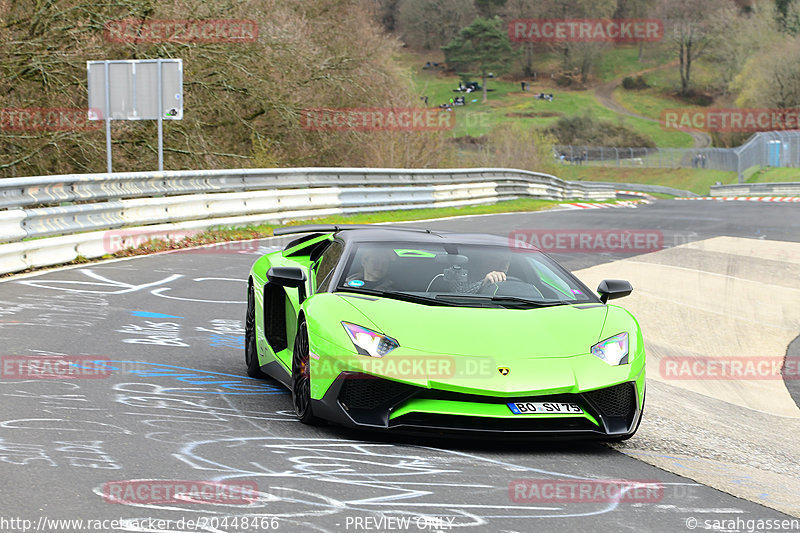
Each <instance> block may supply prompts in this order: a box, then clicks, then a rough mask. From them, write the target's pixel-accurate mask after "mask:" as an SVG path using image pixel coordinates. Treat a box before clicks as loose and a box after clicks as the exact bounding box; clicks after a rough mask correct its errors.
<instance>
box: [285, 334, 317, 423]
mask: <svg viewBox="0 0 800 533" xmlns="http://www.w3.org/2000/svg"><path fill="white" fill-rule="evenodd" d="M309 353H310V350H309V344H308V326H307V325H306V321H305V319H301V320H300V323H299V324H298V325H297V335H296V336H295V338H294V352H293V353H292V404H293V405H294V412H295V414H296V415H297V418H298V419H299V420H300V422H302V423H304V424H309V425H312V426H313V425H317V424H318V423H319V422H320V420H319V419H318V418H317V417H315V416H314V415H313V414H312V412H311V366H310V364H309V359H310V356H309Z"/></svg>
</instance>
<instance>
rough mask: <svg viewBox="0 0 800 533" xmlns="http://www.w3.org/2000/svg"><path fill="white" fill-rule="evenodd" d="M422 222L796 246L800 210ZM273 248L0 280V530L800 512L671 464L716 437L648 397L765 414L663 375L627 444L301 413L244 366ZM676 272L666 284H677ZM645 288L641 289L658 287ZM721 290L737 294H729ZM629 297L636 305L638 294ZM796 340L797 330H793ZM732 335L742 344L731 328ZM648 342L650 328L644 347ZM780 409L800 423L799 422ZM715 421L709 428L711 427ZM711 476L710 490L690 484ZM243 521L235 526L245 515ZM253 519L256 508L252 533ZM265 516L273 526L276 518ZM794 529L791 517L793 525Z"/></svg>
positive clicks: (607, 524)
mask: <svg viewBox="0 0 800 533" xmlns="http://www.w3.org/2000/svg"><path fill="white" fill-rule="evenodd" d="M414 225H417V226H426V227H430V228H435V229H451V230H460V231H465V230H469V231H485V232H491V233H497V234H500V235H507V234H508V233H509V231H511V230H512V229H530V228H536V229H544V230H576V229H582V230H585V229H634V230H642V229H645V230H658V231H661V232H662V234H663V238H664V240H663V244H664V247H665V248H666V249H665V250H663V251H662V252H658V253H659V254H665V253H669V252H671V251H673V250H672V249H673V248H674V249H680V250H684V249H685V248H687V247H688V248H691V247H692V243H699V242H705V241H708V240H712V239H714V238H715V237H719V236H727V237H732V238H737V239H755V240H759V241H763V242H776V241H778V242H785V243H797V242H798V241H800V210H798V208H797V207H796V206H792V205H781V204H748V203H746V202H730V203H717V202H680V201H658V202H656V203H654V204H652V205H649V206H644V207H640V208H637V209H594V210H581V211H577V210H575V211H559V212H548V213H532V214H519V213H516V214H513V215H495V216H482V217H470V218H459V219H449V220H441V221H431V222H425V223H415V224H414ZM736 242H741V241H736ZM276 244H277V242H276V241H274V240H273V241H263V242H262V243H261V246H260V247H256V246H254V245H252V244H251V245H241V246H238V247H237V246H230V245H229V246H223V247H212V248H205V249H200V250H193V251H184V252H178V253H170V254H161V255H156V256H149V257H140V258H135V259H130V260H124V261H116V262H110V263H100V264H92V265H87V266H83V267H77V268H71V269H64V270H57V271H53V272H45V273H41V274H37V275H33V276H27V277H16V278H11V279H9V280H6V281H4V282H3V283H0V343H1V344H0V346H2V348H0V355H3V356H4V363H3V364H4V367H3V370H4V373H3V375H2V377H0V396H1V397H2V400H0V480H2V483H0V501H2V507H1V508H0V509H2V510H0V531H3V532H4V533H5V532H14V531H22V530H23V526H28V530H29V531H32V530H34V528H36V527H38V530H39V531H53V532H61V531H81V530H83V531H86V530H95V531H97V530H102V531H142V532H144V531H150V532H152V531H159V532H177V531H222V532H227V531H264V530H275V529H276V528H277V530H278V531H331V532H337V531H448V530H452V529H454V528H455V527H460V528H470V529H462V530H470V531H481V532H483V531H505V532H513V531H520V532H522V531H564V530H569V531H573V530H591V531H625V530H632V531H633V530H635V531H688V530H691V529H695V528H696V529H700V530H704V531H708V530H713V528H714V526H715V525H716V526H719V527H717V528H716V530H724V531H748V530H749V531H758V530H766V529H767V527H766V526H765V525H763V522H762V526H761V527H760V528H759V527H758V523H757V522H756V521H758V520H761V521H765V520H789V519H791V518H792V516H795V517H797V516H800V504H798V502H797V497H796V494H797V493H796V492H795V493H794V495H795V496H794V501H793V502H792V501H791V498H790V501H788V503H787V501H786V498H782V497H779V495H777V492H775V493H773V492H770V491H767V490H764V491H762V492H763V494H762V495H760V496H759V495H751V496H749V497H737V496H734V495H732V494H736V491H735V490H733V489H729V487H731V486H734V488H735V485H736V483H735V480H733V481H731V480H730V479H728V480H726V479H722V478H724V474H722V473H720V471H716V472H715V475H712V476H706V477H704V476H703V475H695V474H696V472H695V470H693V463H691V461H685V460H681V461H680V463H681V464H680V465H677V466H676V465H672V466H671V465H670V461H671V459H670V458H675V457H681V458H687V457H688V458H692V457H693V453H694V448H695V441H693V440H692V439H693V438H695V437H697V438H701V437H702V436H701V435H700V436H698V435H693V434H691V432H689V433H686V432H684V433H670V432H672V431H677V430H676V429H675V428H676V427H677V428H678V429H681V428H682V427H683V426H682V424H683V422H682V420H683V419H684V414H687V412H686V411H683V410H674V411H673V412H668V413H664V412H660V411H659V410H658V408H657V407H658V406H657V400H654V402H656V403H654V406H655V408H654V409H653V412H654V415H653V418H652V421H651V419H649V418H648V414H649V409H650V403H649V402H650V394H651V391H653V392H654V396H655V398H656V399H658V398H661V399H662V400H664V399H670V398H681V399H683V401H687V399H688V400H691V401H693V402H695V403H697V404H703V405H706V406H717V405H719V406H720V407H719V409H720V410H721V411H719V412H725V411H724V410H723V409H734V407H735V409H736V410H735V411H733V412H737V413H738V415H736V416H737V417H738V418H740V419H744V420H747V419H750V418H757V417H758V416H761V415H764V413H763V411H761V410H748V409H747V408H746V407H741V406H738V407H737V406H735V405H734V404H732V403H731V402H728V401H726V400H722V399H718V398H716V397H714V396H713V395H703V394H702V393H700V392H697V391H690V390H686V389H684V388H680V387H678V386H676V385H675V384H670V383H666V382H664V381H653V382H652V383H651V384H649V385H648V407H647V408H646V410H645V421H644V422H643V424H642V429H641V430H640V434H642V435H643V437H641V438H640V436H639V434H637V436H636V437H634V439H632V440H631V441H630V445H626V446H619V447H616V448H612V447H610V446H607V445H603V444H600V443H558V444H543V443H519V442H517V443H506V442H503V441H502V439H496V440H493V441H490V442H469V441H464V440H457V441H453V440H420V439H418V438H413V439H412V438H383V437H380V436H376V435H365V434H360V433H353V432H348V431H344V430H340V429H337V428H334V427H320V428H312V427H308V426H304V425H302V424H300V423H299V422H297V421H295V420H294V417H293V415H292V413H291V404H290V396H289V394H288V393H287V392H286V391H284V390H282V389H281V388H280V387H279V386H277V385H276V384H275V383H271V382H261V381H257V380H251V379H249V378H247V377H246V375H245V373H244V364H243V329H242V325H243V318H244V311H245V302H244V294H245V287H246V285H245V281H246V279H247V273H248V270H249V267H250V265H251V264H252V262H253V261H254V259H255V258H256V257H257V255H258V254H260V253H263V252H265V251H267V250H269V249H270V247H272V246H274V245H276ZM685 253H689V252H685ZM632 255H635V254H625V255H621V254H612V253H565V254H556V256H557V258H558V259H559V260H560V261H561V262H562V264H564V265H565V266H567V267H568V268H570V269H571V270H580V271H582V272H583V271H586V272H587V273H589V275H591V272H593V271H592V269H597V268H615V265H617V264H619V265H622V266H624V265H629V263H624V261H626V260H630V259H632V258H633V257H632ZM663 257H666V258H667V259H669V257H670V256H663ZM667 259H665V261H666V260H667ZM788 260H789V261H790V262H791V261H792V260H793V258H792V257H790V258H788ZM775 261H778V260H777V259H776V260H775ZM762 267H763V268H764V270H763V272H765V274H764V275H765V276H766V275H772V273H773V272H777V270H770V268H773V269H777V266H776V265H771V266H769V265H768V266H763V265H762ZM768 267H769V268H768ZM625 268H628V267H627V266H626V267H625ZM700 269H702V265H701V267H700ZM796 272H797V270H796V269H795V271H794V275H795V277H796ZM790 274H791V273H790ZM752 276H758V271H756V272H755V273H753V274H752ZM765 281H767V280H765ZM669 283H670V281H669V280H667V279H665V280H663V284H664V286H665V287H667V286H668V285H669ZM634 285H635V286H636V283H635V282H634ZM640 289H641V290H644V292H645V293H646V292H647V289H648V288H647V287H641V286H640ZM655 290H656V288H653V287H651V288H650V291H651V292H653V291H655ZM787 290H788V289H787ZM792 294H794V293H792ZM717 296H718V297H719V298H720V299H723V300H724V299H725V298H727V297H728V296H731V295H727V294H722V295H720V294H717ZM771 298H775V296H774V295H765V302H764V303H765V305H769V302H770V299H771ZM632 301H633V302H634V303H635V302H636V300H632ZM620 303H621V304H622V305H625V300H622V301H621V302H620ZM782 305H783V304H782ZM782 309H783V310H784V311H786V312H787V313H788V312H790V311H791V310H790V309H789V308H788V307H784V308H782ZM785 329H786V328H785ZM789 329H790V328H789ZM799 331H800V325H798V328H797V330H796V331H795V336H797V333H798V332H799ZM723 333H724V335H725V336H727V337H731V338H737V337H738V335H739V332H738V331H736V330H731V331H724V332H723ZM647 335H648V332H647V330H645V336H646V339H647V338H648V337H647ZM656 336H657V335H656ZM658 348H659V346H658V345H656V346H655V347H654V351H655V352H656V353H658ZM648 350H649V348H648ZM15 356H38V357H41V358H42V360H54V359H58V358H63V357H65V356H71V357H76V356H86V357H87V358H89V359H96V360H105V361H107V368H110V369H111V370H109V371H107V372H101V373H97V372H95V373H93V374H92V375H91V376H84V377H86V378H87V379H64V380H61V379H49V380H43V379H26V378H24V377H19V376H15V375H14V374H13V368H15V367H13V365H12V366H6V361H8V360H10V361H12V362H13V361H15V359H14V357H15ZM9 358H10V359H9ZM648 364H649V363H648ZM648 372H650V368H649V367H648ZM787 383H788V382H787ZM779 385H780V384H775V385H774V386H776V387H777V386H779ZM659 391H660V393H659ZM676 391H678V392H677V393H676ZM723 392H725V391H723ZM720 394H722V393H720ZM794 398H795V399H796V398H797V396H795V397H794ZM723 404H724V405H723ZM785 408H786V409H790V407H785ZM688 414H690V415H692V416H696V415H697V413H688ZM764 416H766V415H764ZM689 418H691V417H689V416H687V417H686V420H689ZM780 420H782V421H783V422H782V423H785V424H787V425H786V426H785V427H786V428H793V427H794V426H791V424H794V423H796V421H797V418H796V417H792V416H784V417H783V418H781V419H780ZM714 422H715V423H717V422H718V421H714ZM723 422H724V421H723ZM767 422H769V423H772V424H773V426H774V422H770V420H767ZM687 423H688V422H687ZM696 423H697V424H699V426H702V424H703V422H702V421H701V422H696ZM705 423H706V424H709V423H710V422H709V421H708V420H707V419H706V422H705ZM670 424H672V425H670ZM683 429H685V428H683ZM707 429H709V434H712V435H713V434H714V433H713V431H711V429H713V428H707ZM782 430H783V429H782V428H781V427H773V429H772V431H773V432H774V435H764V434H761V435H758V436H756V437H753V438H755V439H761V440H762V441H763V442H760V441H758V442H748V443H744V444H742V443H739V442H736V443H729V442H727V441H724V440H720V441H716V442H712V443H711V444H709V443H708V442H702V443H701V444H702V450H701V449H699V448H698V450H699V451H698V454H697V455H698V457H700V456H702V453H700V452H703V453H705V451H707V448H708V447H709V446H716V449H715V450H713V451H715V452H716V454H717V455H718V456H722V457H724V456H726V455H731V456H732V457H735V456H736V453H734V451H735V450H734V451H732V452H731V453H730V454H729V453H728V446H729V445H731V446H740V447H741V446H745V448H743V450H742V453H748V450H749V448H747V447H746V446H754V447H755V449H756V450H758V449H765V448H769V446H770V443H773V444H774V443H775V442H777V443H779V444H780V449H777V450H773V451H772V452H771V454H770V455H769V456H770V457H772V458H773V459H774V462H776V464H770V465H760V464H758V461H752V462H753V464H752V466H753V467H754V468H757V469H759V472H769V473H774V472H773V471H782V470H781V468H784V469H790V468H792V467H793V466H792V465H788V466H787V464H786V463H791V462H793V463H794V465H796V463H798V457H800V456H798V455H796V454H795V452H796V448H794V449H791V448H787V447H788V446H790V444H784V442H786V441H787V440H796V433H793V434H792V433H789V434H788V435H783V434H781V431H782ZM787 431H789V430H787ZM701 432H702V431H701ZM773 437H774V438H773ZM659 438H660V439H661V440H658V439H659ZM698 442H699V441H698ZM664 443H666V444H671V445H672V446H673V447H674V448H673V449H669V448H668V447H667V448H665V447H663V446H666V444H664ZM698 446H699V444H698ZM787 449H788V450H789V451H788V452H787ZM676 450H677V451H679V452H680V454H679V455H678V454H676ZM781 452H784V453H783V455H781ZM756 453H757V452H756ZM654 456H655V457H654ZM750 459H757V457H755V458H753V457H752V456H750ZM659 461H662V463H663V464H662V463H659ZM664 461H666V463H664ZM673 462H674V461H673ZM781 462H782V463H781ZM649 463H655V464H659V466H653V465H651V464H649ZM668 470H672V471H673V472H679V473H681V474H683V475H678V474H676V473H673V472H670V471H668ZM790 473H791V471H790ZM776 475H777V474H776ZM715 476H716V477H715ZM699 478H702V479H703V480H704V481H702V482H697V481H694V479H699ZM754 479H759V478H758V477H757V476H756V478H754ZM125 480H164V481H165V482H166V481H169V480H173V481H174V480H182V481H185V482H189V481H193V480H216V481H227V482H232V481H237V480H238V481H246V482H255V483H257V486H258V491H259V498H257V499H255V500H254V501H251V502H250V503H248V504H247V505H241V504H240V502H228V501H203V502H198V501H176V502H169V501H165V499H164V498H163V497H161V498H155V497H154V498H153V500H154V501H146V498H141V497H140V498H139V499H137V498H131V499H129V500H126V501H122V502H121V501H120V500H115V499H114V498H112V497H109V494H111V493H112V490H113V489H112V485H108V484H109V483H113V482H118V481H125ZM515 480H535V481H536V482H537V483H538V484H539V486H545V485H546V483H545V481H547V482H561V483H566V482H572V483H573V484H574V483H576V482H585V481H586V480H595V481H596V482H602V481H603V480H606V481H607V480H626V481H627V482H628V483H634V484H635V483H642V484H644V485H642V487H644V489H647V488H652V487H659V490H657V491H656V492H655V493H653V492H650V493H648V492H647V491H646V490H645V491H644V493H642V491H641V490H639V491H638V492H636V493H634V492H633V489H631V491H630V492H628V493H626V497H625V498H623V499H622V501H614V499H613V498H612V499H611V501H607V500H602V498H600V499H598V501H586V499H584V500H582V501H572V502H569V501H564V500H558V501H554V500H553V499H550V501H538V502H537V501H514V498H513V497H512V496H513V494H511V493H510V492H509V487H510V486H511V485H512V483H513V482H514V481H515ZM648 483H649V485H648ZM759 483H760V482H759ZM597 485H602V483H597V484H596V485H595V486H597ZM113 486H117V485H113ZM573 486H574V485H573ZM642 487H639V488H640V489H641V488H642ZM714 487H722V488H724V489H725V491H722V490H718V489H717V488H714ZM775 491H778V492H779V491H780V487H778V488H776V489H775ZM512 492H513V491H512ZM653 494H655V496H653ZM747 494H750V493H749V492H748V493H747ZM746 496H747V495H746ZM578 500H580V499H578ZM777 509H781V510H782V511H779V510H777ZM226 517H227V518H226ZM233 517H238V520H239V522H238V523H236V524H234V521H233ZM243 517H248V518H249V519H250V521H249V522H248V524H247V525H246V527H245V523H244V521H243V520H242V518H243ZM266 517H275V518H276V521H269V520H263V518H266ZM254 518H258V520H256V522H255V524H254V523H253V519H254ZM67 519H83V520H84V521H87V520H121V523H115V524H110V523H106V524H104V525H103V527H99V528H91V527H90V526H92V524H91V523H88V522H85V523H84V524H83V529H81V528H78V527H75V524H72V526H66V525H64V524H54V523H53V521H54V520H67ZM182 519H183V520H184V522H183V523H180V520H182ZM226 519H227V524H226V522H225V520H226ZM403 519H409V520H410V521H409V522H404V521H403ZM4 520H5V521H4ZM14 520H16V522H15V521H14ZM23 520H29V521H30V523H28V522H22V521H23ZM157 520H162V521H164V522H161V523H159V522H157ZM187 520H195V521H199V522H200V524H199V526H200V527H198V524H197V523H195V524H193V525H192V526H191V527H190V526H188V525H187V522H186V521H187ZM771 524H772V525H777V524H778V522H774V523H771ZM94 525H99V523H95V524H94ZM782 525H783V524H782ZM799 525H800V524H798V522H797V521H795V523H794V524H791V523H788V526H787V525H783V529H782V530H784V531H791V530H796V529H798V526H799ZM792 527H793V528H794V529H792ZM769 529H771V530H776V529H778V528H777V527H770V528H769Z"/></svg>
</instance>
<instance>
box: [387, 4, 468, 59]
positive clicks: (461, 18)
mask: <svg viewBox="0 0 800 533" xmlns="http://www.w3.org/2000/svg"><path fill="white" fill-rule="evenodd" d="M476 16H477V11H476V10H475V7H474V6H473V5H472V3H471V2H466V1H465V0H403V1H402V2H401V3H400V8H399V10H398V15H397V23H398V29H399V30H400V34H401V35H402V38H403V41H404V42H405V43H406V44H408V45H409V46H411V47H412V48H416V49H419V50H431V49H436V50H438V49H439V47H440V46H442V45H444V44H446V43H447V42H449V41H450V39H452V38H453V37H454V36H455V35H456V34H458V32H459V31H460V30H461V28H463V27H465V26H467V25H469V23H470V22H472V21H473V19H474V18H475V17H476Z"/></svg>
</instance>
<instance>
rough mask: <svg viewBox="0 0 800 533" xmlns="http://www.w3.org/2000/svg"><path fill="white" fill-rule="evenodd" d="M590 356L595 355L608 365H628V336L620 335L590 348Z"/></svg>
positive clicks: (625, 334)
mask: <svg viewBox="0 0 800 533" xmlns="http://www.w3.org/2000/svg"><path fill="white" fill-rule="evenodd" d="M592 355H595V356H597V357H599V358H600V359H602V360H603V361H605V362H606V363H608V364H609V365H613V366H616V365H624V364H627V363H628V334H627V333H620V334H619V335H614V336H613V337H611V338H608V339H606V340H604V341H600V342H598V343H597V344H595V345H594V346H592Z"/></svg>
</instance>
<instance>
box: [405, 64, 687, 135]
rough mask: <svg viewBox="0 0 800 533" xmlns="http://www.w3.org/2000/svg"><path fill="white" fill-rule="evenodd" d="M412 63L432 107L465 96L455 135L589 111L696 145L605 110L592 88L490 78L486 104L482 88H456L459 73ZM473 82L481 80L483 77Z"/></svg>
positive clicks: (544, 123)
mask: <svg viewBox="0 0 800 533" xmlns="http://www.w3.org/2000/svg"><path fill="white" fill-rule="evenodd" d="M417 63H419V62H417ZM410 68H411V69H412V70H411V73H412V77H413V79H414V83H415V86H416V89H417V94H419V95H420V96H424V95H427V96H428V106H430V107H435V106H438V105H440V104H443V103H446V102H449V101H450V98H455V97H456V96H459V95H463V96H464V97H465V99H466V100H467V105H466V106H463V107H461V106H458V107H456V108H455V110H454V111H453V112H454V113H455V117H456V121H455V123H456V126H455V128H454V129H453V131H452V135H453V137H462V136H465V135H470V136H473V137H479V136H481V135H486V134H487V133H488V132H489V131H490V130H491V129H492V128H493V127H494V126H495V125H497V124H500V123H506V122H516V123H520V124H522V125H524V126H526V127H531V128H546V127H548V126H550V125H552V124H553V123H554V122H556V121H557V120H558V118H559V117H561V116H573V115H580V114H584V113H587V112H588V113H591V114H592V116H593V117H595V118H596V119H600V120H608V121H613V122H618V121H622V122H623V123H625V124H627V125H628V126H629V127H631V128H632V129H634V130H636V131H638V132H640V133H642V134H644V135H646V136H648V137H649V138H651V139H652V140H653V142H654V143H655V144H656V145H657V146H663V147H667V148H688V147H691V146H692V138H691V136H689V135H688V134H686V133H684V132H675V131H664V130H662V129H661V127H660V125H659V124H658V123H654V122H650V121H647V120H642V119H639V118H634V117H622V116H620V115H619V114H618V113H615V112H613V111H611V110H609V109H606V108H605V107H603V106H601V105H600V104H599V103H598V102H597V100H596V99H595V98H594V95H593V94H592V92H591V91H568V90H563V89H554V88H552V87H550V86H547V85H545V84H537V83H532V84H531V88H530V91H527V92H522V91H521V90H520V85H519V83H517V82H509V81H502V80H497V79H489V80H488V83H487V87H488V88H489V89H494V91H491V92H489V93H488V101H487V102H486V103H483V102H482V101H481V100H482V98H483V95H482V93H481V92H480V91H479V92H477V93H469V94H466V93H457V92H453V89H455V88H457V87H458V82H459V80H460V78H459V77H458V76H454V75H448V76H446V75H444V74H442V73H441V72H437V71H428V70H423V69H422V68H420V67H418V66H412V67H410ZM475 81H478V82H479V83H480V81H481V80H475ZM538 92H546V93H553V95H554V96H555V98H554V100H553V101H552V102H548V101H546V100H537V99H535V98H534V97H533V95H534V94H535V93H538ZM472 100H476V101H475V102H473V101H472ZM526 115H527V116H526Z"/></svg>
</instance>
